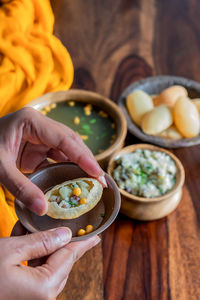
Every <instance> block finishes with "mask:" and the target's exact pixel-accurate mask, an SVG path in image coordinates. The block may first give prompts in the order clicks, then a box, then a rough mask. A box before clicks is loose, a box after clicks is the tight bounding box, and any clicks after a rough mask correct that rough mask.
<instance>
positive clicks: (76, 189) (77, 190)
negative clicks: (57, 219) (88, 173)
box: [72, 187, 81, 196]
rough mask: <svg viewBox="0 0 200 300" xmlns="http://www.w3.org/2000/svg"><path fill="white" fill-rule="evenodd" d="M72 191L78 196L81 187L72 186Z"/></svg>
mask: <svg viewBox="0 0 200 300" xmlns="http://www.w3.org/2000/svg"><path fill="white" fill-rule="evenodd" d="M72 193H73V195H74V196H80V194H81V189H80V188H79V187H77V188H74V189H73V192H72Z"/></svg>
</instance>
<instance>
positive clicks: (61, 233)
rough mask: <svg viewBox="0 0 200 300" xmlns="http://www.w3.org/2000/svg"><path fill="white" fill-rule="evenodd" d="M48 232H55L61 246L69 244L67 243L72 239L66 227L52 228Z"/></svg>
mask: <svg viewBox="0 0 200 300" xmlns="http://www.w3.org/2000/svg"><path fill="white" fill-rule="evenodd" d="M50 231H55V232H56V234H57V236H58V238H59V242H61V244H63V245H65V244H66V243H69V241H70V240H71V238H72V232H71V230H70V229H69V228H68V227H59V228H54V229H50Z"/></svg>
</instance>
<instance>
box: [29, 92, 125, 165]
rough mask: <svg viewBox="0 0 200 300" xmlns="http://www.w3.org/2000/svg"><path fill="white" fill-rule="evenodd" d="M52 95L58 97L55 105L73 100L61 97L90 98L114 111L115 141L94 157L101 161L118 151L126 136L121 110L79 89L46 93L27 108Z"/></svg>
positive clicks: (111, 103)
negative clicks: (116, 130) (117, 129)
mask: <svg viewBox="0 0 200 300" xmlns="http://www.w3.org/2000/svg"><path fill="white" fill-rule="evenodd" d="M53 95H57V97H58V98H57V99H56V100H54V102H55V103H56V102H62V101H70V100H74V99H62V98H63V97H65V95H68V97H70V96H72V97H81V96H87V97H90V100H91V101H92V102H93V101H95V100H94V99H96V100H100V101H103V102H105V103H106V106H110V108H111V109H112V110H113V111H115V113H116V114H117V118H115V119H114V118H113V117H112V116H111V117H112V118H113V121H114V122H115V124H117V126H118V128H119V132H118V133H117V132H116V139H115V141H114V143H113V144H112V145H111V146H109V147H108V148H107V149H106V150H105V151H103V152H102V153H100V154H97V155H95V158H96V160H97V161H100V160H103V159H105V158H107V157H109V156H110V155H111V154H112V153H113V152H115V151H116V149H118V146H119V144H120V143H121V142H123V141H124V140H125V137H126V134H127V122H126V118H125V116H124V114H123V112H122V110H121V109H120V107H118V106H117V105H116V104H115V103H114V102H113V101H111V100H110V99H109V98H107V97H104V96H102V95H100V94H98V93H96V92H91V91H87V90H81V89H70V90H66V91H63V90H62V91H56V92H50V93H46V94H44V95H42V96H40V97H38V98H36V99H34V100H33V101H31V102H30V103H28V104H27V106H28V107H35V106H36V105H39V104H40V103H41V102H42V99H43V102H44V101H47V100H48V97H49V96H53ZM45 99H46V100H45ZM74 101H76V100H74ZM77 101H82V100H81V99H77ZM83 102H86V103H87V101H83ZM102 109H103V108H102ZM107 113H108V112H107ZM108 114H109V113H108Z"/></svg>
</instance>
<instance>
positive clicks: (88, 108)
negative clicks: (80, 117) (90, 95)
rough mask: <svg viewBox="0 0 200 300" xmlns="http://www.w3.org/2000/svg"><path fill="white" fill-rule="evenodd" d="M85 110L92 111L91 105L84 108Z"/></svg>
mask: <svg viewBox="0 0 200 300" xmlns="http://www.w3.org/2000/svg"><path fill="white" fill-rule="evenodd" d="M84 109H85V110H91V109H92V105H91V104H88V105H86V106H85V107H84Z"/></svg>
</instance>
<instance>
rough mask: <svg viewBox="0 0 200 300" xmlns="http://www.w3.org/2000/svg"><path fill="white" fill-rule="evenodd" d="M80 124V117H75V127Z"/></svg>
mask: <svg viewBox="0 0 200 300" xmlns="http://www.w3.org/2000/svg"><path fill="white" fill-rule="evenodd" d="M79 123H80V119H79V117H75V118H74V124H75V125H78V124H79Z"/></svg>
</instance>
